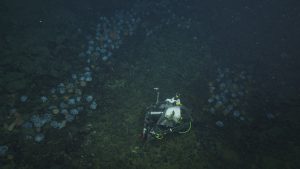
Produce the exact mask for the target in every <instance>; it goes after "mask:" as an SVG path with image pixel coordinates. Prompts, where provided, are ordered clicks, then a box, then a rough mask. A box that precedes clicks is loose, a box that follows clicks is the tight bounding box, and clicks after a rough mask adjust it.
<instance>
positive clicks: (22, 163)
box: [0, 24, 300, 169]
mask: <svg viewBox="0 0 300 169" xmlns="http://www.w3.org/2000/svg"><path fill="white" fill-rule="evenodd" d="M194 26H195V27H193V28H192V30H190V31H188V32H187V31H182V30H180V29H177V28H176V27H167V28H164V29H162V30H161V31H159V32H157V33H156V34H155V35H153V36H151V37H147V38H145V39H139V38H138V36H135V37H132V38H130V39H127V41H126V42H124V45H123V46H122V47H121V48H120V50H118V51H117V54H116V55H115V56H116V58H113V59H112V60H110V61H109V62H107V63H104V64H103V65H102V67H101V68H100V69H98V70H96V73H97V74H98V76H95V79H94V81H93V82H92V84H91V85H90V86H89V89H88V90H89V91H92V92H93V93H94V96H95V97H96V98H97V99H98V101H100V102H99V108H98V109H97V110H96V111H93V112H89V113H87V114H85V115H82V116H81V118H80V119H78V120H77V121H75V122H74V123H72V124H71V125H70V126H67V127H66V128H64V129H62V130H60V131H59V132H56V131H49V132H48V133H47V136H46V139H45V141H43V142H41V143H35V142H34V141H32V140H31V141H26V140H24V139H23V138H24V133H23V132H24V131H23V130H22V131H21V129H18V128H16V129H14V130H13V131H7V130H6V129H5V128H4V127H2V126H1V129H0V132H1V134H0V136H1V142H3V143H6V144H8V145H9V151H8V154H7V155H6V156H5V157H1V159H0V162H1V167H2V168H3V169H11V168H18V169H37V168H49V169H60V168H63V169H66V168H78V169H88V168H95V169H98V168H99V169H100V168H101V169H102V168H107V169H108V168H119V169H122V168H132V169H134V168H143V169H154V168H163V169H184V168H188V169H198V168H199V169H200V168H203V169H214V168H222V169H235V168H239V169H241V168H243V169H297V168H299V166H300V164H299V161H297V160H298V158H299V156H300V147H299V122H298V119H299V103H298V101H299V95H298V96H297V95H296V94H295V93H293V90H294V88H293V86H289V87H287V86H288V85H286V86H285V85H284V84H285V83H287V84H289V82H286V81H284V80H283V79H284V77H286V74H287V73H286V72H284V71H283V70H287V69H289V68H290V69H293V67H294V65H293V64H290V63H289V62H288V63H285V61H280V62H277V63H276V62H275V63H274V64H273V65H271V66H269V67H266V69H270V70H272V71H268V73H266V74H268V75H270V72H271V73H273V75H274V76H276V77H277V79H272V78H270V79H269V77H266V76H264V75H266V74H264V73H261V71H260V70H261V68H257V67H255V66H253V65H251V64H248V63H249V62H247V64H246V63H244V62H240V61H232V60H231V61H229V60H228V59H225V57H222V54H220V53H218V54H216V53H215V52H214V51H215V48H216V47H217V46H215V45H214V43H215V41H216V39H214V38H215V37H214V36H211V35H209V33H207V34H205V33H204V35H199V36H198V39H193V37H194V34H193V33H191V32H193V31H194V32H196V30H197V31H199V30H200V29H203V32H205V31H208V30H205V29H204V27H203V26H202V25H201V24H198V25H197V24H195V25H194ZM60 31H61V30H58V31H57V32H59V33H61V35H60V36H57V34H56V39H52V43H53V44H55V45H51V44H52V43H49V44H48V46H47V47H41V46H43V45H40V46H37V47H36V48H33V49H28V48H27V47H26V45H29V46H34V45H32V44H31V43H36V42H35V40H34V39H32V42H28V41H29V40H27V42H26V43H28V44H20V43H19V42H12V41H13V40H14V39H13V38H12V40H11V41H10V44H20V46H19V47H18V50H12V51H13V52H15V56H16V57H15V58H14V59H13V60H14V62H13V61H11V60H9V59H11V58H8V57H7V58H6V60H2V61H1V66H3V67H5V66H10V72H9V71H7V70H8V68H3V69H2V70H1V71H2V72H1V90H2V91H1V92H2V93H5V94H3V95H1V104H3V106H2V107H1V113H2V114H3V115H1V116H0V118H1V121H4V120H11V119H9V118H8V117H7V116H8V115H9V113H8V112H5V111H8V109H7V106H8V105H11V104H14V103H15V102H17V101H16V100H18V99H19V98H18V97H17V96H18V95H17V93H14V91H27V92H33V91H43V90H44V89H43V88H46V89H47V88H48V87H49V86H51V84H55V83H57V82H58V81H59V80H61V79H63V78H64V77H65V76H68V75H69V74H70V70H69V69H70V68H71V67H72V66H74V65H75V66H76V65H80V62H81V60H80V59H79V60H72V55H75V54H76V53H79V51H78V48H77V47H78V46H80V41H76V40H77V39H79V38H78V37H73V36H72V33H69V34H68V33H67V32H63V33H62V32H60ZM57 32H56V33H57ZM59 33H58V34H59ZM24 36H26V35H24ZM49 36H51V35H49ZM50 42H51V41H50ZM61 48H62V49H61ZM25 49H26V50H25ZM7 51H9V50H7ZM50 51H51V54H50V53H49V52H50ZM4 53H5V52H4ZM37 53H38V55H39V56H41V57H39V58H38V59H35V60H34V61H32V60H29V61H28V60H26V59H24V57H25V56H26V57H27V58H31V57H33V58H35V57H34V55H35V54H37ZM41 53H42V54H41ZM53 53H54V54H53ZM254 54H257V55H259V53H254ZM254 54H253V55H254ZM10 55H11V53H10ZM51 55H60V56H62V55H64V58H58V60H52V59H51ZM225 55H228V54H224V56H225ZM233 55H234V54H233ZM3 56H4V55H3ZM245 60H247V59H245ZM249 60H251V59H249ZM278 65H281V67H280V68H279V67H278ZM224 67H227V68H229V69H230V70H235V71H246V72H248V73H249V74H251V76H252V78H251V80H249V82H248V83H247V85H246V86H247V91H249V93H248V95H247V97H246V98H245V100H243V103H245V105H243V106H244V109H245V113H246V114H247V118H248V120H247V121H245V122H243V121H237V120H231V123H226V125H225V126H224V127H223V128H219V127H217V126H216V125H215V122H216V121H217V120H218V118H217V117H215V116H213V115H212V114H211V113H209V112H208V109H209V104H208V103H207V99H208V98H209V92H208V88H209V87H208V86H209V85H208V84H209V83H210V82H212V81H214V79H215V78H216V76H217V70H218V68H224ZM14 68H15V69H17V70H15V69H14ZM47 69H49V70H53V71H49V70H47ZM32 72H39V75H36V74H34V75H32V74H31V73H32ZM295 73H296V72H295ZM290 76H293V75H290ZM270 77H272V75H270ZM275 81H276V82H279V83H280V84H283V85H280V86H281V88H278V86H276V85H273V83H274V82H275ZM47 86H48V87H47ZM153 87H159V88H160V89H161V98H167V97H171V96H173V95H174V94H175V92H178V93H180V94H181V97H182V102H183V104H184V105H186V106H187V107H189V108H191V109H192V116H193V118H194V123H193V126H192V130H191V131H190V132H189V133H187V134H185V135H171V136H168V137H167V138H165V139H163V140H160V141H154V142H151V143H147V144H145V143H144V142H142V141H141V140H140V134H141V131H142V126H143V118H144V110H145V107H147V106H148V105H150V104H152V103H153V102H154V101H155V92H154V91H153ZM272 87H274V88H272ZM276 87H277V88H276ZM282 88H286V90H285V91H282ZM46 89H45V90H46ZM295 90H298V89H295ZM5 91H9V94H7V93H6V92H5ZM32 95H35V94H32ZM36 95H37V96H39V93H38V92H36ZM274 98H275V99H274ZM32 104H34V103H28V105H26V106H25V107H23V110H24V111H25V110H27V109H30V108H31V107H37V105H32ZM265 109H267V111H270V110H273V112H272V113H273V114H274V115H275V116H276V117H275V118H272V119H271V120H270V119H267V118H266V117H265V116H264V115H262V114H263V112H264V110H265ZM21 111H22V109H21ZM21 113H22V112H21ZM229 121H230V120H229Z"/></svg>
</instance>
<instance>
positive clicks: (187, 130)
mask: <svg viewBox="0 0 300 169" xmlns="http://www.w3.org/2000/svg"><path fill="white" fill-rule="evenodd" d="M191 128H192V122H191V121H190V126H189V128H188V129H187V130H186V131H183V132H178V133H180V134H184V133H187V132H189V131H190V130H191Z"/></svg>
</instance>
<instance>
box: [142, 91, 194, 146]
mask: <svg viewBox="0 0 300 169" xmlns="http://www.w3.org/2000/svg"><path fill="white" fill-rule="evenodd" d="M154 90H155V91H156V102H155V104H152V105H150V106H149V107H148V108H147V109H146V113H145V119H144V128H143V133H142V138H143V140H145V141H149V140H153V139H158V140H160V139H163V138H164V137H165V136H166V135H168V134H171V133H179V134H184V133H187V132H189V131H190V129H191V126H192V117H191V112H190V111H189V110H188V109H187V108H186V107H185V106H183V105H182V104H181V102H180V97H179V94H176V95H175V97H173V98H170V99H165V100H164V101H162V102H160V101H159V94H160V93H159V88H154Z"/></svg>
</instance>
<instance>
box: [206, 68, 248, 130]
mask: <svg viewBox="0 0 300 169" xmlns="http://www.w3.org/2000/svg"><path fill="white" fill-rule="evenodd" d="M250 83H251V76H249V75H247V74H246V72H245V71H241V72H235V71H233V70H230V69H229V68H225V69H218V71H217V78H216V79H215V80H214V81H213V82H210V83H209V84H208V86H209V98H208V100H207V102H208V105H209V106H208V110H207V111H208V112H210V113H211V114H213V115H214V116H216V117H217V118H219V120H218V121H216V123H215V124H216V125H217V126H218V127H224V125H225V124H224V120H226V118H233V119H235V120H239V121H245V120H247V118H246V116H247V115H246V111H245V110H244V109H243V108H244V106H245V105H244V104H245V101H246V96H247V94H248V93H249V91H248V88H249V87H248V85H249V84H250ZM225 117H226V118H225ZM220 118H221V119H220Z"/></svg>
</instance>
